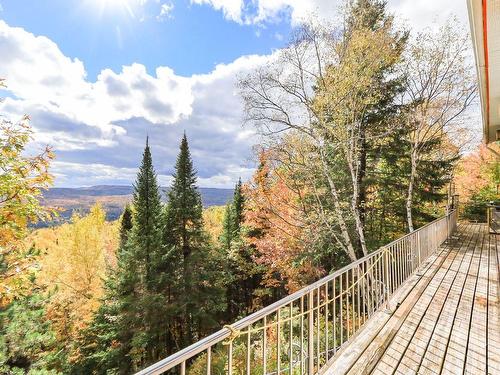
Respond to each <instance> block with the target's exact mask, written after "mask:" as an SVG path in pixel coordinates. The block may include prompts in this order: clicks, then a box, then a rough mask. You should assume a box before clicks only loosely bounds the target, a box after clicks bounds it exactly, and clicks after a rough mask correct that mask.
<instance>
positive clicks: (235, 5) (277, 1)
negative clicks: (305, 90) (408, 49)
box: [191, 0, 467, 29]
mask: <svg viewBox="0 0 500 375" xmlns="http://www.w3.org/2000/svg"><path fill="white" fill-rule="evenodd" d="M191 3H195V4H209V5H211V6H212V7H213V8H214V9H215V10H219V11H222V12H223V14H224V16H225V18H226V19H228V20H231V21H235V22H238V23H242V24H243V23H245V24H260V23H265V22H275V21H276V20H279V19H282V18H283V17H289V19H290V22H291V24H292V25H294V26H296V25H298V24H300V23H302V22H303V21H304V20H307V19H308V18H310V17H311V16H314V17H320V18H323V19H324V20H327V21H335V20H336V17H338V14H339V7H340V6H341V5H342V4H343V3H344V2H343V1H342V0H247V1H246V2H245V1H243V0H191ZM388 8H389V10H390V11H392V12H396V14H397V16H398V17H399V18H400V19H404V20H405V21H406V22H407V23H408V24H409V25H411V26H413V27H416V28H417V29H421V28H423V27H426V26H430V25H431V24H432V23H433V22H434V21H437V22H441V21H442V20H444V19H446V18H447V17H449V16H450V15H451V14H455V15H457V16H458V18H459V19H460V20H461V21H462V22H466V21H467V16H466V14H467V12H466V11H467V9H466V8H467V7H466V3H465V1H457V0H418V1H415V0H389V1H388Z"/></svg>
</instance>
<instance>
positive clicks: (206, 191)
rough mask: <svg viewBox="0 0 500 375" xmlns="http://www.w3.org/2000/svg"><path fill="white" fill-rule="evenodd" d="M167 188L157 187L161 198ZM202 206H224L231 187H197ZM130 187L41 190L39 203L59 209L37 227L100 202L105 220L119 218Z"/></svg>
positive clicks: (163, 197) (61, 220)
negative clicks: (50, 218) (41, 194)
mask: <svg viewBox="0 0 500 375" xmlns="http://www.w3.org/2000/svg"><path fill="white" fill-rule="evenodd" d="M168 190H169V188H166V187H161V191H162V199H163V200H164V201H167V196H166V193H167V192H168ZM199 190H200V193H201V198H202V201H203V206H204V207H211V206H222V205H225V204H226V203H227V202H228V201H229V200H230V199H231V197H232V196H233V189H216V188H200V189H199ZM133 191H134V188H133V187H132V186H126V185H98V186H90V187H80V188H51V189H49V190H47V191H46V192H44V194H43V199H42V204H43V205H45V206H50V207H58V208H59V209H60V210H61V211H60V214H59V216H60V217H59V218H58V219H57V221H56V222H54V223H39V224H38V225H37V226H38V227H43V226H48V225H51V224H58V223H60V222H64V221H67V220H68V219H69V218H70V217H71V215H72V214H73V212H75V211H76V212H82V213H87V212H88V211H89V209H90V207H91V206H92V205H94V204H95V203H96V202H100V203H101V204H102V205H103V207H104V209H105V210H106V218H107V220H116V219H118V218H119V217H120V215H121V213H122V211H123V207H125V204H127V203H128V202H130V201H131V200H132V194H133Z"/></svg>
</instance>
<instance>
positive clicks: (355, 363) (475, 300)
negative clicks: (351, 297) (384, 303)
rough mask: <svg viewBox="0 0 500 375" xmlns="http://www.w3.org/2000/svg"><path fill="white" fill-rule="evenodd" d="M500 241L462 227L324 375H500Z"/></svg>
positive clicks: (477, 227)
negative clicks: (499, 242)
mask: <svg viewBox="0 0 500 375" xmlns="http://www.w3.org/2000/svg"><path fill="white" fill-rule="evenodd" d="M499 240H500V235H492V234H489V233H488V231H487V227H486V225H484V224H469V223H462V224H461V225H460V226H459V229H458V231H457V232H456V233H455V235H454V236H453V238H452V239H450V240H449V241H447V243H445V245H444V246H442V247H441V248H440V249H439V251H438V252H437V253H436V254H435V255H433V256H431V257H430V258H429V259H428V260H427V261H426V263H425V264H424V265H423V266H422V267H421V268H420V269H419V271H418V272H417V273H415V274H414V275H412V276H411V277H410V279H409V280H408V281H407V282H406V283H404V284H403V286H402V287H401V288H400V289H399V290H398V291H397V292H396V294H395V295H394V296H393V298H392V299H391V301H390V303H389V306H388V309H387V310H385V311H380V312H379V313H377V314H376V315H375V316H373V317H372V318H371V319H370V320H369V321H368V322H367V323H366V325H365V327H364V328H363V329H362V330H361V331H360V332H359V333H358V334H357V335H356V336H355V337H354V338H353V339H352V340H351V342H350V343H349V344H347V345H346V346H345V347H344V348H343V349H342V350H341V351H339V352H338V353H337V354H336V355H335V357H334V358H333V359H332V360H331V361H330V363H329V364H328V366H325V367H326V370H325V371H324V372H323V374H324V375H334V374H335V375H338V374H346V373H348V374H377V375H382V374H383V375H385V374H405V375H406V374H500V306H499V289H500V279H499V273H500V267H499V262H500V255H499V245H498V241H499Z"/></svg>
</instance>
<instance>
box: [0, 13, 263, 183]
mask: <svg viewBox="0 0 500 375" xmlns="http://www.w3.org/2000/svg"><path fill="white" fill-rule="evenodd" d="M0 55H1V56H4V59H3V60H2V64H0V77H5V78H6V79H7V84H8V90H9V91H10V95H9V97H7V98H6V99H5V100H4V101H3V102H2V103H0V113H2V114H4V115H7V116H9V117H11V118H13V119H16V118H20V117H21V116H22V115H23V114H25V113H27V114H30V116H31V118H32V125H33V128H34V130H35V142H34V143H33V145H32V147H33V148H37V147H41V146H42V145H44V144H50V145H52V146H54V149H55V152H56V156H57V162H56V163H54V168H53V170H54V172H55V173H56V176H57V179H56V184H57V185H66V186H68V185H72V186H74V185H80V184H85V185H89V184H92V183H93V182H95V183H112V181H115V182H120V183H124V181H126V182H128V183H131V182H132V181H133V180H134V177H135V171H136V168H137V166H138V164H139V162H140V158H141V154H142V150H143V147H144V139H145V137H146V135H147V134H149V136H150V144H151V146H152V152H153V157H154V160H155V166H156V168H157V172H158V174H159V176H160V178H161V179H162V180H165V181H168V180H169V178H170V177H169V176H170V175H171V173H172V172H173V166H174V164H175V158H176V156H177V153H178V143H179V140H180V138H181V136H182V133H183V132H184V130H185V131H186V132H187V134H188V138H189V140H190V145H191V150H192V154H193V158H194V161H195V164H196V167H197V169H198V172H199V176H200V185H202V186H209V187H215V186H217V187H231V186H232V185H233V184H234V183H235V182H236V181H237V179H238V177H240V176H241V177H244V178H247V177H249V176H250V174H251V172H249V171H252V167H253V163H251V162H249V158H250V155H251V147H252V145H253V144H254V143H255V142H256V140H255V138H254V134H253V132H252V131H251V130H250V129H242V128H241V123H242V103H241V101H240V98H239V96H238V95H237V92H236V90H235V80H236V78H237V76H238V75H239V74H242V73H244V72H247V71H249V70H250V69H253V68H254V67H255V66H257V65H258V64H261V63H262V62H264V61H266V60H267V59H268V57H266V56H244V57H240V58H238V59H237V60H235V61H234V62H232V63H230V64H220V65H217V66H216V67H215V68H214V70H213V71H212V72H210V73H207V74H200V75H193V76H191V77H182V76H179V75H177V74H175V72H174V71H173V70H172V69H170V68H169V67H158V68H157V69H156V70H155V72H154V75H153V74H149V73H148V72H147V71H146V68H145V67H144V66H143V65H141V64H132V65H130V66H124V67H122V69H121V71H120V72H115V71H112V70H110V69H105V70H103V71H101V73H100V74H99V75H98V77H97V79H96V81H95V82H92V81H90V80H88V78H87V76H86V72H85V67H84V65H83V63H82V62H81V61H80V60H78V59H71V58H69V57H67V56H65V55H64V54H63V53H62V52H61V51H60V49H59V48H58V46H57V45H56V44H55V43H53V42H52V41H51V40H49V39H48V38H46V37H40V36H35V35H33V34H31V33H29V32H26V31H25V30H23V29H21V28H15V27H10V26H9V25H7V24H6V23H5V22H3V21H0ZM85 174H86V175H87V176H88V177H87V178H85V176H86V175H85ZM84 182H85V183H84Z"/></svg>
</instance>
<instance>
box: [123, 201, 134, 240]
mask: <svg viewBox="0 0 500 375" xmlns="http://www.w3.org/2000/svg"><path fill="white" fill-rule="evenodd" d="M132 226H133V223H132V208H131V207H130V205H129V204H127V205H126V206H125V209H124V210H123V214H122V217H121V220H120V247H123V246H125V244H126V243H127V240H128V235H129V233H130V230H131V229H132Z"/></svg>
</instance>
